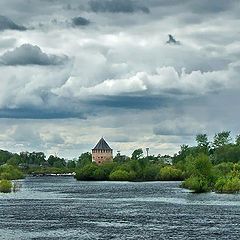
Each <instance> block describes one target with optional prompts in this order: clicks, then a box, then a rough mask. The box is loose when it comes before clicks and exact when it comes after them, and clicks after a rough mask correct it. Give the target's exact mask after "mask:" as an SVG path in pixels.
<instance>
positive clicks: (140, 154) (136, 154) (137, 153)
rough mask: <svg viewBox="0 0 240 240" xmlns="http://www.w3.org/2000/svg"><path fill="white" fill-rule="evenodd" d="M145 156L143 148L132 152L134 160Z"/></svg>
mask: <svg viewBox="0 0 240 240" xmlns="http://www.w3.org/2000/svg"><path fill="white" fill-rule="evenodd" d="M142 157H143V150H142V148H139V149H136V150H134V151H133V153H132V159H133V160H138V159H140V158H142Z"/></svg>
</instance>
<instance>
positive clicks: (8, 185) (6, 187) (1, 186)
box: [0, 180, 12, 193]
mask: <svg viewBox="0 0 240 240" xmlns="http://www.w3.org/2000/svg"><path fill="white" fill-rule="evenodd" d="M11 190H12V182H11V181H9V180H1V181H0V192H3V193H9V192H11Z"/></svg>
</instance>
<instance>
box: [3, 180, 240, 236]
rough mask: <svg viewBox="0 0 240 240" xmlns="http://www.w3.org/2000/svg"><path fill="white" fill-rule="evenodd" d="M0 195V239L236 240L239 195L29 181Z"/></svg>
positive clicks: (173, 185) (158, 185)
mask: <svg viewBox="0 0 240 240" xmlns="http://www.w3.org/2000/svg"><path fill="white" fill-rule="evenodd" d="M19 185H21V189H20V191H18V192H15V193H10V194H0V239H1V240H2V239H3V240H4V239H14V240H15V239H69V240H70V239H83V240H84V239H124V240H125V239H228V240H230V239H240V235H239V233H240V195H227V194H223V195H219V194H215V193H207V194H192V193H190V192H189V191H187V190H184V189H181V188H179V187H178V185H179V183H178V182H148V183H128V182H77V181H75V180H74V179H73V178H72V177H59V176H58V177H52V176H51V177H29V178H27V179H25V180H21V181H19Z"/></svg>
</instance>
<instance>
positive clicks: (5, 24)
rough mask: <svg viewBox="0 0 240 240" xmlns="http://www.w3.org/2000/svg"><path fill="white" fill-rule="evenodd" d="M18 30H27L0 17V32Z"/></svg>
mask: <svg viewBox="0 0 240 240" xmlns="http://www.w3.org/2000/svg"><path fill="white" fill-rule="evenodd" d="M8 29H9V30H18V31H25V30H27V28H26V27H24V26H21V25H18V24H16V23H15V22H13V21H12V20H11V19H9V18H7V17H5V16H0V31H4V30H8Z"/></svg>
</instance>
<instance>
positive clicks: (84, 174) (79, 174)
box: [75, 163, 98, 181]
mask: <svg viewBox="0 0 240 240" xmlns="http://www.w3.org/2000/svg"><path fill="white" fill-rule="evenodd" d="M97 168H98V167H97V165H96V164H95V163H91V164H88V165H85V166H84V167H82V168H80V169H77V170H76V175H75V178H76V179H77V180H84V181H88V180H96V179H95V175H94V172H95V171H96V169H97Z"/></svg>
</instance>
